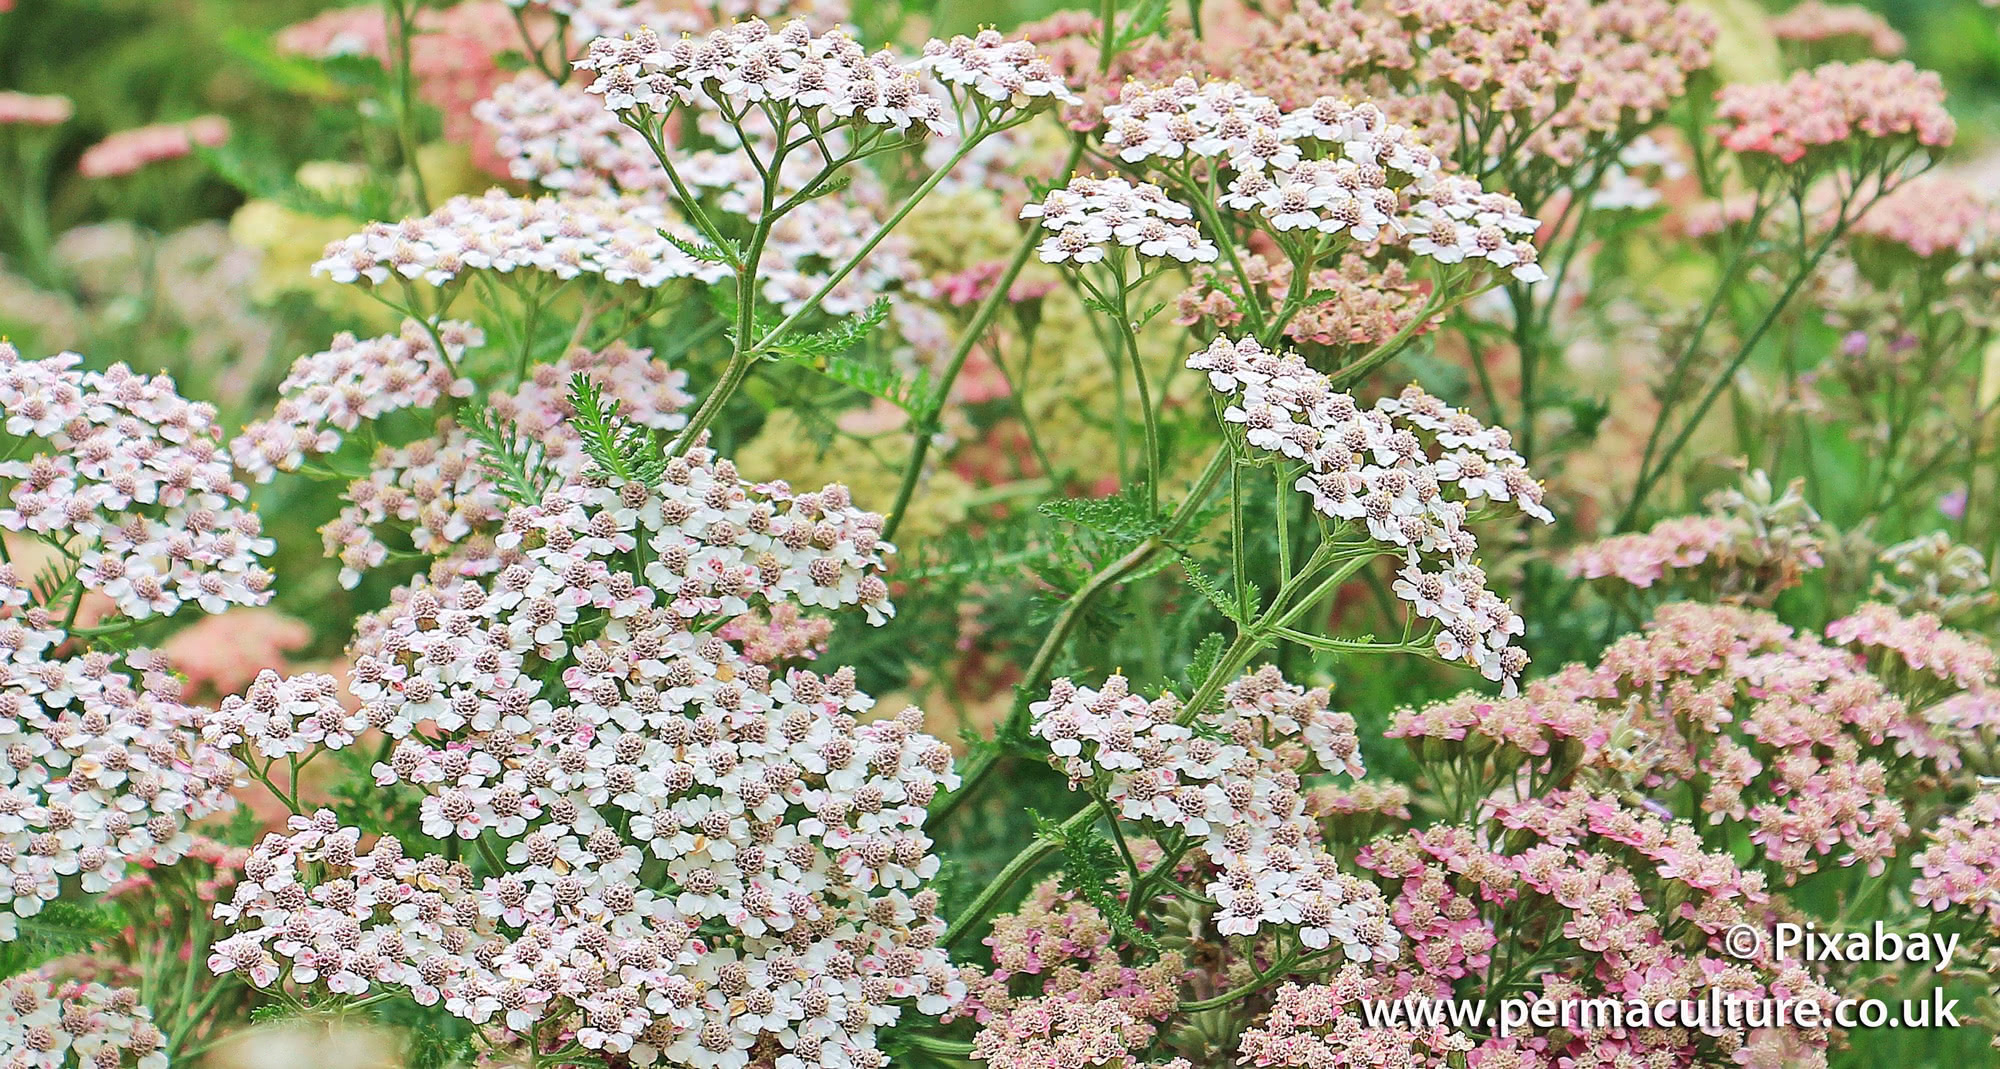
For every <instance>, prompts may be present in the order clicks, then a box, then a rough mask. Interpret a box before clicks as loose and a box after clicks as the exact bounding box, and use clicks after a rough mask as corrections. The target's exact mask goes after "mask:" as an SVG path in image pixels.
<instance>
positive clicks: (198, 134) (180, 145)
mask: <svg viewBox="0 0 2000 1069" xmlns="http://www.w3.org/2000/svg"><path fill="white" fill-rule="evenodd" d="M228 140H229V120H227V119H225V118H223V117H222V116H220V115H203V116H201V117H199V118H195V119H190V120H188V121H187V122H175V123H155V124H154V125H152V126H141V127H138V128H136V129H132V130H120V131H119V132H117V133H115V134H112V135H111V136H109V137H107V138H105V139H104V140H102V141H99V142H98V143H97V144H95V145H92V146H90V147H89V148H87V149H84V150H83V155H82V156H81V157H79V158H78V159H77V161H76V169H77V173H79V174H81V175H83V176H84V177H85V178H120V177H123V176H125V175H129V174H136V173H138V172H139V171H141V170H143V169H145V168H146V167H149V166H151V165H152V164H155V163H163V162H165V161H167V160H177V159H180V158H181V157H183V156H186V155H187V154H189V153H191V152H193V151H194V150H195V146H197V145H199V146H201V147H203V148H216V147H218V146H220V145H222V144H223V143H225V142H227V141H228Z"/></svg>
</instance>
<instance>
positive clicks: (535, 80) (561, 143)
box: [472, 74, 667, 197]
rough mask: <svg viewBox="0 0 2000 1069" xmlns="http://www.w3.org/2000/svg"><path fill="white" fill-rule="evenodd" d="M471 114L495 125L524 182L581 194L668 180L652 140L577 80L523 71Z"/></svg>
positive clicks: (500, 148)
mask: <svg viewBox="0 0 2000 1069" xmlns="http://www.w3.org/2000/svg"><path fill="white" fill-rule="evenodd" d="M472 116H473V118H475V119H478V120H479V121H480V122H481V123H483V124H485V125H486V127H487V128H488V129H491V130H492V131H493V139H494V149H495V151H497V152H498V153H499V155H500V157H501V158H502V159H503V160H505V161H507V173H508V174H510V175H512V176H513V177H515V178H517V179H520V180H521V181H524V182H537V183H540V184H541V185H542V186H543V187H545V188H547V189H551V190H556V191H558V192H562V193H569V194H573V195H576V196H580V197H602V196H615V195H617V194H618V193H620V192H626V193H633V192H639V191H642V190H648V189H660V188H663V187H665V186H666V184H667V172H666V169H665V168H663V167H661V166H660V161H659V160H658V159H656V158H655V157H654V156H653V150H652V149H651V148H649V147H647V145H646V139H645V138H644V137H642V136H640V134H639V132H638V131H637V130H634V129H632V128H631V127H629V126H627V125H625V124H624V123H622V122H619V121H618V116H617V115H615V114H613V113H611V112H608V111H606V110H604V104H603V102H602V101H600V100H598V99H597V98H596V97H593V96H591V95H590V94H588V93H585V92H584V91H583V90H581V89H578V88H576V87H574V86H571V85H560V84H557V83H555V82H551V81H549V80H548V79H547V78H544V77H542V76H541V75H538V74H523V75H521V76H520V77H518V78H516V79H514V80H513V81H511V82H505V83H503V84H501V86H500V87H499V88H498V89H496V90H494V92H493V95H492V96H489V97H487V98H486V99H485V100H482V101H480V102H479V103H478V104H475V105H473V108H472Z"/></svg>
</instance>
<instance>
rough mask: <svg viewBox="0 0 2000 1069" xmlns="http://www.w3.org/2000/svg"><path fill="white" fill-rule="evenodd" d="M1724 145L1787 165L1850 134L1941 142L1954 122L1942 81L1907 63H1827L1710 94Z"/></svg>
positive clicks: (1921, 142) (1952, 131)
mask: <svg viewBox="0 0 2000 1069" xmlns="http://www.w3.org/2000/svg"><path fill="white" fill-rule="evenodd" d="M1715 115H1716V118H1717V119H1719V120H1721V121H1722V123H1723V125H1722V126H1721V127H1720V136H1721V140H1722V144H1723V146H1724V147H1726V148H1728V149H1731V150H1733V151H1735V152H1739V153H1745V154H1750V155H1755V156H1768V157H1771V158H1772V159H1774V160H1776V161H1777V162H1779V163H1783V164H1794V163H1797V162H1799V161H1800V160H1803V159H1805V158H1806V157H1807V155H1808V154H1810V153H1812V152H1814V151H1815V150H1819V149H1826V148H1830V147H1832V146H1835V145H1839V144H1843V143H1846V142H1849V141H1852V140H1855V139H1857V138H1865V139H1869V140H1872V141H1876V142H1908V143H1909V144H1911V145H1912V146H1923V147H1926V148H1942V147H1944V146H1946V145H1949V144H1951V141H1952V137H1953V135H1954V134H1955V133H1956V131H1957V124H1956V123H1955V122H1954V121H1953V120H1952V117H1951V114H1950V113H1949V112H1947V111H1946V110H1945V107H1944V83H1943V82H1942V81H1941V80H1940V79H1939V78H1938V76H1937V75H1936V74H1934V73H1931V72H1929V71H1920V70H1918V69H1917V68H1916V67H1914V66H1912V65H1911V64H1909V63H1887V62H1883V61H1881V60H1864V61H1862V62H1859V63H1827V64H1823V65H1821V66H1818V67H1814V68H1813V69H1811V70H1808V71H1799V72H1797V73H1795V74H1793V75H1792V76H1791V77H1790V78H1789V79H1787V80H1785V81H1782V82H1761V83H1754V84H1733V85H1728V86H1724V87H1723V88H1722V89H1721V90H1720V91H1719V92H1717V93H1716V105H1715Z"/></svg>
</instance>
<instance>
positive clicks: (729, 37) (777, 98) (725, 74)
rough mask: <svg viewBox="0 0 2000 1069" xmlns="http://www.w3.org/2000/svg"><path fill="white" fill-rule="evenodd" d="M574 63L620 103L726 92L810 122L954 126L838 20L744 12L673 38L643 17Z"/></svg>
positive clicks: (691, 100) (895, 63) (654, 107)
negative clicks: (836, 25) (627, 32)
mask: <svg viewBox="0 0 2000 1069" xmlns="http://www.w3.org/2000/svg"><path fill="white" fill-rule="evenodd" d="M576 65H577V67H578V68H579V69H582V70H587V71H594V72H595V73H596V75H597V77H596V80H594V81H593V82H591V83H590V86H589V87H588V91H589V92H590V93H591V94H593V95H595V96H600V97H602V98H604V106H605V107H606V108H608V109H610V110H612V111H617V112H629V111H634V110H644V111H647V112H651V113H653V114H663V113H665V112H667V111H670V110H672V109H673V108H674V107H676V106H677V105H689V106H693V105H701V106H707V105H709V104H712V103H713V102H714V101H715V100H718V99H728V100H730V101H731V102H732V106H740V105H743V104H766V103H768V104H771V105H775V106H785V107H789V108H791V109H795V110H796V112H797V113H798V114H799V115H801V116H802V117H803V118H804V119H805V121H806V122H807V123H809V124H810V125H812V126H813V127H815V128H830V127H834V126H840V125H846V124H849V123H853V124H868V125H872V126H877V127H884V128H889V129H894V130H897V131H916V132H922V131H925V130H929V131H933V132H936V133H946V132H948V131H950V130H951V128H952V126H951V124H950V123H948V122H947V121H946V119H947V117H948V115H949V110H948V109H947V108H946V106H945V104H944V102H943V101H941V100H940V99H938V97H937V96H935V95H934V94H932V93H931V92H930V91H929V90H928V89H926V87H925V86H924V84H923V79H922V78H921V77H920V76H919V74H918V72H917V70H916V69H915V68H914V66H913V65H911V64H908V63H905V62H904V61H903V60H902V59H901V58H900V57H898V56H896V55H895V54H894V53H892V52H887V51H882V52H876V53H874V54H872V55H871V54H870V53H869V52H868V51H867V50H866V49H864V48H862V47H861V45H860V44H859V43H858V42H856V41H855V40H854V39H853V38H852V37H850V36H848V35H847V33H846V32H845V31H843V30H838V29H834V30H828V31H826V32H825V33H814V32H813V30H812V28H811V27H810V26H808V25H807V24H806V23H805V22H803V21H796V20H795V21H793V22H790V23H787V24H786V25H785V27H784V28H783V29H780V30H773V29H772V28H771V27H770V26H769V25H768V24H767V23H765V22H764V21H763V20H761V19H748V20H746V21H743V22H738V23H735V24H733V25H730V26H725V27H722V28H719V29H716V30H713V31H711V32H709V33H708V34H706V35H705V36H702V37H692V36H684V37H681V38H678V39H676V40H674V41H662V40H661V39H660V37H659V36H658V35H657V34H656V33H654V32H653V31H652V30H650V29H646V28H643V27H642V28H641V29H639V30H638V31H637V32H636V33H633V34H632V35H631V36H629V37H600V38H598V39H596V40H594V41H592V42H591V43H590V50H589V52H588V53H587V54H586V55H585V56H584V57H583V58H582V59H579V60H578V61H577V63H576Z"/></svg>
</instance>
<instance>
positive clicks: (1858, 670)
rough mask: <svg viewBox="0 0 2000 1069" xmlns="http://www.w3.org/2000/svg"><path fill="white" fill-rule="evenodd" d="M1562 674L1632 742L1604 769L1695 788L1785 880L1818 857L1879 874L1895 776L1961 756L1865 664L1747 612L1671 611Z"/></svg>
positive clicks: (1893, 833)
mask: <svg viewBox="0 0 2000 1069" xmlns="http://www.w3.org/2000/svg"><path fill="white" fill-rule="evenodd" d="M1847 633H1848V632H1847V630H1846V629H1839V628H1838V625H1837V628H1836V629H1835V630H1834V631H1833V634H1834V636H1835V641H1836V642H1839V641H1843V639H1842V637H1841V636H1842V635H1846V634H1847ZM1854 637H1856V638H1857V639H1858V638H1859V637H1860V636H1859V635H1856V636H1854ZM1989 663H1990V662H1989ZM1557 682H1558V684H1559V686H1560V689H1561V691H1562V693H1564V694H1565V695H1567V696H1569V697H1572V698H1578V699H1586V700H1591V701H1596V702H1600V703H1605V705H1606V707H1607V708H1609V709H1613V710H1616V711H1617V712H1618V717H1617V719H1616V720H1615V721H1614V722H1613V723H1612V724H1611V725H1610V726H1611V731H1612V734H1613V736H1614V737H1617V738H1630V739H1636V740H1641V743H1642V744H1641V745H1639V746H1638V747H1637V748H1631V749H1626V748H1622V747H1621V748H1607V749H1606V750H1605V751H1603V753H1604V764H1605V765H1606V767H1607V768H1608V769H1610V770H1612V771H1616V772H1617V773H1619V774H1620V775H1622V776H1626V777H1630V778H1632V779H1633V780H1634V782H1636V783H1637V784H1638V785H1639V786H1640V788H1641V789H1643V790H1646V791H1649V792H1653V793H1656V794H1657V795H1659V796H1661V797H1666V798H1673V797H1676V794H1675V792H1677V791H1680V790H1682V789H1683V787H1684V786H1685V785H1689V784H1692V785H1693V786H1694V788H1695V790H1696V797H1697V798H1699V810H1698V812H1699V813H1700V814H1701V815H1703V816H1704V817H1705V819H1706V820H1707V821H1708V822H1709V823H1711V824H1721V823H1724V822H1742V823H1745V824H1746V825H1747V827H1748V834H1749V838H1750V841H1751V842H1753V843H1755V844H1757V845H1758V847H1759V848H1760V850H1761V851H1762V854H1761V857H1762V859H1763V861H1764V863H1765V864H1767V865H1769V866H1770V867H1771V869H1772V870H1773V871H1775V872H1777V873H1779V874H1781V875H1782V876H1783V877H1784V879H1785V880H1786V882H1788V883H1789V882H1791V881H1793V880H1796V879H1797V878H1798V877H1800V876H1803V875H1806V874H1809V873H1812V872H1815V871H1817V870H1818V868H1819V864H1820V859H1821V858H1827V857H1831V858H1837V860H1838V861H1839V863H1840V864H1842V865H1857V864H1859V865H1865V866H1867V868H1868V869H1869V871H1870V872H1871V873H1874V874H1880V873H1881V872H1882V871H1884V870H1885V868H1886V866H1887V864H1888V861H1889V859H1891V858H1893V857H1894V856H1896V854H1897V852H1898V850H1899V849H1900V847H1901V844H1902V842H1903V840H1904V839H1905V838H1906V837H1907V836H1908V835H1909V831H1910V828H1909V825H1908V823H1907V821H1906V819H1905V815H1904V811H1903V804H1902V802H1900V801H1899V800H1898V798H1899V793H1898V791H1897V790H1894V789H1892V786H1893V782H1894V781H1895V780H1896V779H1897V777H1907V776H1911V775H1918V774H1922V773H1923V771H1924V770H1925V769H1929V770H1931V771H1932V772H1934V773H1935V772H1947V771H1950V770H1952V769H1954V768H1956V767H1957V765H1958V761H1959V757H1958V751H1957V748H1956V747H1955V745H1953V744H1952V742H1951V741H1950V740H1949V739H1947V738H1945V737H1943V736H1941V735H1940V733H1939V731H1938V729H1936V728H1934V727H1932V726H1931V725H1930V724H1929V723H1928V722H1926V720H1925V719H1924V718H1923V717H1922V716H1920V715H1918V714H1916V713H1914V712H1913V711H1912V710H1911V708H1910V707H1909V705H1908V704H1907V703H1906V702H1905V701H1904V700H1903V698H1902V697H1900V696H1899V695H1898V694H1897V693H1896V692H1894V691H1892V690H1891V689H1890V688H1889V687H1888V686H1887V685H1885V683H1884V680H1883V678H1880V677H1878V675H1877V674H1875V673H1871V672H1870V671H1868V668H1867V666H1866V665H1865V664H1864V663H1863V662H1862V660H1861V658H1859V657H1858V656H1856V655H1855V654H1853V653H1852V652H1850V651H1847V650H1844V649H1841V648H1840V647H1839V646H1836V645H1829V644H1827V643H1823V642H1821V641H1819V640H1818V639H1817V638H1815V637H1814V636H1812V635H1810V634H1798V633H1794V632H1793V631H1792V629H1791V628H1788V627H1786V626H1784V625H1783V624H1781V623H1779V622H1778V621H1777V619H1776V618H1775V617H1772V616H1770V615H1768V614H1766V613H1762V612H1757V611H1753V610H1748V609H1737V608H1730V607H1723V606H1711V605H1700V604H1694V603H1682V604H1675V605H1669V606H1666V607H1664V608H1662V609H1660V610H1659V611H1658V612H1657V613H1656V614H1655V616H1654V618H1653V620H1652V621H1651V622H1650V623H1649V624H1648V625H1647V627H1646V630H1645V631H1644V632H1643V633H1641V634H1636V635H1630V636H1627V637H1626V638H1624V639H1621V640H1619V641H1618V642H1616V643H1614V644H1613V645H1612V646H1611V647H1610V648H1609V649H1607V650H1606V651H1605V652H1604V655H1603V657H1602V659H1601V660H1600V662H1599V664H1598V666H1597V668H1596V669H1595V670H1594V671H1585V670H1583V669H1580V668H1579V669H1575V670H1572V671H1569V672H1566V673H1564V674H1563V675H1562V676H1561V677H1558V680H1557ZM1690 815H1691V816H1692V815H1694V814H1690Z"/></svg>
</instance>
